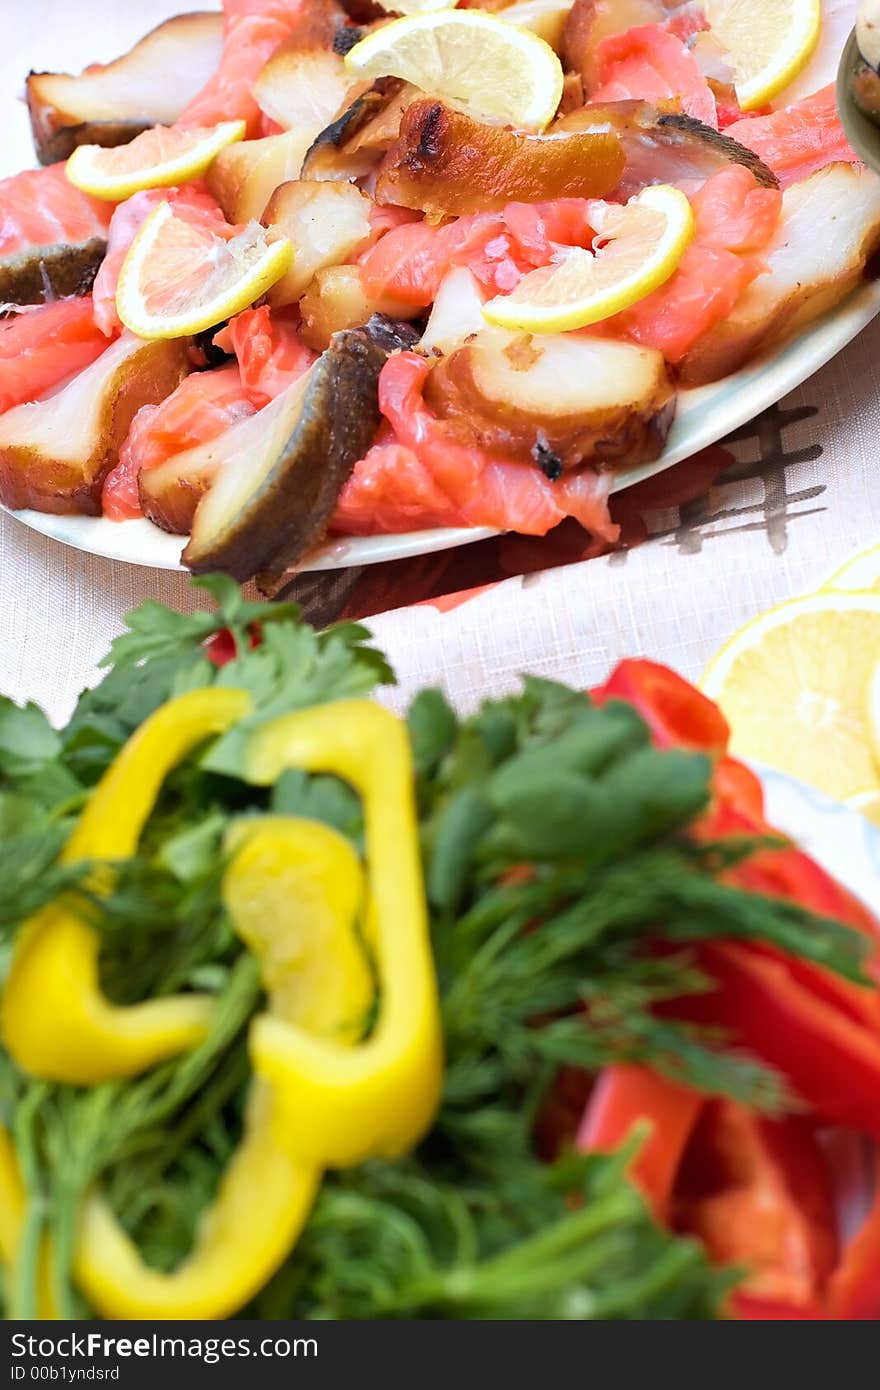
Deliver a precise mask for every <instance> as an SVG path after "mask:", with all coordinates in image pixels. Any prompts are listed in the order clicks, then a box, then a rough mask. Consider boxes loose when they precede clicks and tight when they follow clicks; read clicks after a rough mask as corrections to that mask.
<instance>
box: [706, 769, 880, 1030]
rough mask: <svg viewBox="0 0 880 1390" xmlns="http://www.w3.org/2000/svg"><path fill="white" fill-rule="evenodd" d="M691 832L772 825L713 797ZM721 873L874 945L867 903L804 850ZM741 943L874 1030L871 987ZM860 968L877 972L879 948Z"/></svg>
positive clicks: (879, 1001)
mask: <svg viewBox="0 0 880 1390" xmlns="http://www.w3.org/2000/svg"><path fill="white" fill-rule="evenodd" d="M727 761H730V760H728V759H722V763H723V762H727ZM720 766H721V764H719V767H720ZM745 770H746V771H748V769H745ZM696 833H697V835H698V836H699V838H700V839H709V840H723V839H725V838H727V837H728V836H735V835H739V836H751V835H755V834H765V833H772V831H770V828H769V827H767V826H766V825H762V826H757V825H755V823H754V822H753V820H752V819H751V818H750V817H749V816H748V815H747V814H745V813H744V812H743V811H742V810H741V809H740V808H739V807H733V806H731V805H729V804H726V803H723V802H719V803H717V804H716V805H715V806H714V807H713V808H711V809H710V810H709V811H708V812H707V814H706V815H705V816H703V817H702V819H701V821H700V824H699V827H698V828H697V831H696ZM726 878H727V880H728V881H729V882H731V883H735V884H737V885H738V886H739V887H741V888H744V889H746V890H747V891H748V892H751V893H763V894H766V895H767V896H768V897H771V898H787V899H789V900H790V901H792V902H796V903H799V904H800V906H801V907H805V908H807V909H809V910H810V911H812V912H816V913H818V914H819V915H820V916H824V917H831V918H834V919H835V920H836V921H839V922H844V923H846V925H847V926H850V927H852V928H853V929H854V930H855V931H859V932H861V933H862V934H863V935H864V936H867V937H869V938H870V940H871V942H872V944H874V945H875V947H876V946H877V944H878V942H880V929H878V925H877V922H876V920H875V918H874V917H873V916H872V914H871V913H870V912H869V911H868V909H867V908H865V907H863V906H862V904H861V903H860V902H858V901H857V900H856V899H855V898H854V897H853V896H852V894H850V893H848V892H847V891H846V890H845V889H844V888H842V887H841V886H840V884H838V883H836V882H835V880H834V879H833V878H831V877H830V875H829V874H827V873H826V872H825V870H824V869H822V868H821V867H820V866H819V865H818V864H816V863H815V861H814V860H812V859H810V857H809V855H806V854H803V853H802V852H801V850H799V849H796V848H795V847H794V846H793V845H792V846H790V847H787V848H785V849H781V850H762V851H760V852H759V853H758V854H754V855H751V856H750V857H749V858H748V859H746V860H743V862H742V863H740V864H737V865H736V867H735V868H733V869H731V870H730V871H729V872H728V873H727V875H726ZM746 949H748V950H751V951H754V952H756V953H757V954H759V955H765V956H771V957H772V958H773V959H775V960H779V961H784V962H785V964H786V966H787V968H788V971H789V973H790V974H791V975H792V976H793V977H794V978H795V979H796V980H797V981H799V983H800V984H802V985H803V986H804V988H805V989H807V990H810V991H811V992H812V993H814V994H816V995H818V997H819V998H820V999H823V1000H824V1001H825V1002H826V1003H827V1004H831V1005H833V1006H834V1007H835V1008H838V1009H840V1010H841V1011H842V1012H843V1013H845V1014H846V1015H847V1016H848V1017H849V1018H851V1019H853V1020H854V1021H855V1022H857V1023H861V1024H862V1025H863V1026H865V1027H868V1028H871V1029H873V1030H875V1031H876V1032H877V1034H878V1036H880V992H878V991H877V990H876V989H875V988H872V987H871V986H863V985H855V984H853V983H852V982H851V981H850V980H845V979H843V978H842V977H841V976H839V975H836V974H834V973H833V972H832V971H830V970H824V969H823V968H822V967H821V966H819V965H814V964H813V963H812V962H811V961H807V960H803V959H802V958H800V957H795V956H787V955H783V954H782V953H781V952H779V951H776V950H775V949H774V948H772V947H769V946H763V945H760V944H758V943H755V942H752V943H750V944H749V946H748V947H747V948H746ZM863 968H864V970H865V972H866V974H868V975H872V976H874V977H875V978H877V977H880V950H876V949H875V951H874V953H873V956H872V957H869V958H868V959H866V960H865V962H864V963H863Z"/></svg>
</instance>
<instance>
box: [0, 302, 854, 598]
mask: <svg viewBox="0 0 880 1390" xmlns="http://www.w3.org/2000/svg"><path fill="white" fill-rule="evenodd" d="M878 313H880V280H867V281H863V282H862V283H861V284H860V285H858V286H856V288H855V289H854V290H853V291H852V292H851V293H850V294H849V295H848V296H847V297H846V298H845V299H844V300H843V301H842V302H841V303H840V304H838V305H835V306H834V308H832V309H830V310H828V312H827V313H825V314H823V315H822V316H821V317H820V318H818V319H817V320H815V322H814V323H812V324H810V325H808V326H807V327H806V328H805V329H804V330H803V331H802V332H801V333H799V334H798V335H797V336H796V337H794V338H792V339H790V340H789V341H788V342H785V343H782V344H781V345H780V346H779V347H778V348H777V349H776V350H775V351H773V352H771V353H768V354H766V355H763V356H759V357H758V358H756V359H755V360H754V361H752V362H750V363H749V364H748V365H747V366H745V367H742V368H740V370H739V371H737V372H733V373H731V374H730V375H728V376H726V377H721V378H720V379H719V380H718V381H716V382H710V383H708V384H707V385H706V386H700V387H696V388H690V389H685V390H682V391H680V392H679V394H678V410H677V413H676V418H675V420H674V421H673V425H672V428H671V430H670V432H669V436H668V438H667V443H666V447H665V448H664V450H663V453H662V454H661V455H660V457H659V458H657V459H654V460H653V461H652V462H651V463H646V464H642V465H641V466H639V467H638V468H631V469H627V470H625V471H624V472H621V473H618V474H616V475H615V477H614V480H613V482H612V485H611V489H610V490H611V492H612V493H614V492H619V491H621V490H622V489H624V488H628V487H632V486H634V485H635V484H636V483H640V482H644V481H645V480H646V479H647V478H653V477H655V476H656V475H657V474H658V473H663V472H665V471H666V469H668V468H672V467H674V466H675V464H677V463H681V462H682V461H683V460H684V459H686V458H689V457H691V456H692V455H693V454H696V453H698V452H699V451H700V450H701V449H705V448H707V447H708V446H709V445H711V444H715V443H717V442H718V441H719V440H721V439H723V438H724V437H725V436H726V435H728V434H729V433H730V432H731V431H732V430H735V429H737V428H738V427H739V426H741V425H743V424H746V423H747V422H748V421H749V420H751V419H753V418H754V417H755V416H756V415H759V414H760V413H761V411H763V410H766V409H768V407H769V406H771V405H774V404H775V403H776V401H778V400H780V399H781V398H782V397H783V396H785V395H787V394H788V392H789V391H793V390H796V389H797V387H798V386H801V385H803V383H804V382H805V381H807V380H808V379H809V378H810V377H811V376H813V375H814V373H815V372H817V371H819V370H820V368H822V367H823V366H825V365H826V363H828V362H829V361H831V359H832V358H833V357H835V356H836V355H837V353H838V352H841V351H843V349H844V348H845V347H847V346H848V345H849V343H851V342H852V341H853V339H854V338H856V337H857V336H858V334H859V333H861V332H862V331H863V329H865V328H866V327H867V326H868V324H869V323H871V321H872V320H873V319H874V318H875V317H876V316H877V314H878ZM701 407H702V408H705V418H704V419H703V420H702V421H699V422H698V423H696V424H693V423H692V424H691V426H690V429H689V431H687V432H686V425H687V421H688V417H689V416H691V415H693V413H694V412H697V411H699V410H700V409H701ZM0 508H2V510H3V511H4V512H6V513H7V515H9V516H11V517H13V518H14V519H15V520H17V521H19V522H21V523H22V525H24V526H26V527H27V528H28V529H30V530H32V531H35V532H37V533H38V534H40V535H43V536H46V537H48V538H49V539H51V540H55V541H58V542H59V543H60V544H62V545H66V546H68V547H69V548H71V549H74V550H79V551H82V552H84V553H86V554H90V555H94V556H95V557H96V558H98V559H106V560H116V561H119V562H121V563H124V564H130V565H139V566H141V567H143V568H147V569H154V570H160V571H171V572H177V573H181V574H186V573H188V570H187V569H186V567H185V566H184V565H182V564H181V562H180V555H181V551H182V550H183V547H184V545H185V544H186V539H185V538H182V537H179V536H172V535H169V534H168V533H166V532H163V531H161V530H160V529H159V527H157V526H155V525H154V524H153V523H152V522H150V521H147V520H146V519H141V518H139V519H137V520H133V521H124V522H114V521H110V520H109V518H107V517H81V516H56V515H54V514H52V513H46V512H37V511H33V510H22V511H13V510H12V509H10V508H8V507H6V506H3V505H2V504H0ZM98 528H101V529H100V531H98ZM106 528H110V529H106ZM96 531H97V533H98V535H99V537H100V540H101V542H102V543H100V544H98V545H96V544H95V543H94V536H95V533H96ZM499 534H501V532H500V531H499V530H497V529H495V528H493V527H487V526H479V527H466V528H465V527H443V528H432V529H429V530H424V531H409V532H400V533H395V534H385V535H378V536H339V537H335V538H333V539H332V540H330V541H328V542H325V543H324V544H323V545H322V546H320V547H319V548H318V549H317V550H315V551H313V552H312V554H311V555H310V556H307V557H306V560H305V562H304V563H303V564H302V565H300V566H299V567H298V569H297V573H299V574H309V573H320V572H324V571H332V570H341V569H349V568H355V567H361V566H367V565H374V564H380V563H383V562H385V561H389V560H400V559H408V558H411V557H413V556H417V555H430V554H438V553H440V552H441V551H444V550H449V549H452V548H454V547H456V546H460V545H472V544H474V543H475V542H477V541H480V540H485V539H487V538H488V537H490V536H496V535H499ZM111 535H112V536H113V541H112V542H111V541H110V540H109V539H108V538H109V537H110V536H111ZM135 535H137V536H138V537H141V536H143V537H144V542H143V549H141V548H140V547H139V546H138V545H137V544H135V546H134V547H132V545H131V544H130V541H131V538H132V536H135ZM151 551H155V552H156V553H154V554H151V553H149V552H151Z"/></svg>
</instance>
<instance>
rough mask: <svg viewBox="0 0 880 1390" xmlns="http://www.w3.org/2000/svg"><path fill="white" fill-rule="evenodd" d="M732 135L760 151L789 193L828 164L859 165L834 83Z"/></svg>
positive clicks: (739, 125)
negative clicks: (791, 186)
mask: <svg viewBox="0 0 880 1390" xmlns="http://www.w3.org/2000/svg"><path fill="white" fill-rule="evenodd" d="M726 134H727V135H729V136H730V138H731V139H732V140H738V141H739V143H740V144H741V145H745V146H746V148H747V149H750V150H754V152H755V154H756V155H758V157H759V158H760V159H762V160H763V161H764V163H765V164H766V165H768V166H769V168H771V169H772V170H773V172H774V174H775V175H776V177H777V178H778V179H779V182H780V184H781V185H782V187H783V188H786V187H787V186H788V185H789V184H790V183H797V182H799V181H800V180H801V179H806V178H809V176H810V175H811V174H814V173H815V172H816V170H817V169H822V168H823V167H824V166H825V165H826V164H838V163H848V164H857V163H858V162H859V158H858V155H857V154H856V152H855V150H854V149H853V148H852V147H851V145H850V144H849V142H848V141H847V138H846V136H845V135H844V133H843V126H842V125H841V124H840V118H839V117H838V114H837V104H836V101H835V98H834V84H833V83H831V84H830V85H829V86H827V87H823V88H822V90H821V91H820V92H814V93H813V95H812V96H809V97H805V98H804V100H803V101H798V102H796V103H795V104H794V105H793V106H786V107H784V108H783V109H782V110H781V111H774V112H773V113H772V114H771V115H769V116H751V117H748V118H747V119H745V120H742V121H735V122H734V124H733V125H731V126H728V128H727V131H726Z"/></svg>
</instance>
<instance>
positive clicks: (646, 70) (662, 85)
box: [590, 24, 718, 130]
mask: <svg viewBox="0 0 880 1390" xmlns="http://www.w3.org/2000/svg"><path fill="white" fill-rule="evenodd" d="M597 57H598V65H599V82H598V85H597V86H596V88H595V89H594V90H593V91H592V92H591V93H590V97H591V100H592V101H596V102H604V101H626V100H628V99H630V98H636V99H638V100H640V101H666V100H670V99H675V98H678V99H679V100H680V101H681V108H682V110H683V111H684V112H685V113H686V114H687V115H688V116H693V118H694V120H697V121H702V122H703V124H704V125H707V126H710V127H711V128H712V129H713V130H717V128H718V116H717V113H716V110H715V97H714V96H713V94H712V90H711V88H710V86H709V84H708V82H707V81H706V79H705V77H704V76H703V74H702V73H701V72H700V69H699V68H698V66H697V62H696V59H695V58H694V56H693V54H692V53H690V52H689V51H688V49H687V48H686V47H685V45H684V44H683V43H682V41H681V39H679V38H676V36H675V35H674V34H671V33H669V32H668V31H667V30H666V29H663V28H661V27H660V25H659V24H644V25H641V26H640V27H639V28H636V29H628V30H627V31H626V33H623V34H612V35H610V36H609V37H608V38H606V39H603V40H602V42H601V43H600V44H599V48H598V52H597Z"/></svg>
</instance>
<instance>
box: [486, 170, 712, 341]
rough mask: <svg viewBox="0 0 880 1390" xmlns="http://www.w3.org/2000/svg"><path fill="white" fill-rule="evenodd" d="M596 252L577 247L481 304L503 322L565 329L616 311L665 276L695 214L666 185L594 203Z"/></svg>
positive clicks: (533, 329)
mask: <svg viewBox="0 0 880 1390" xmlns="http://www.w3.org/2000/svg"><path fill="white" fill-rule="evenodd" d="M596 207H597V212H596V214H595V217H594V218H593V219H591V221H592V224H593V226H594V228H595V231H596V234H597V235H596V243H595V244H596V247H597V250H596V254H595V255H593V254H592V253H591V252H590V251H584V250H582V249H581V248H580V247H578V246H575V247H572V248H571V249H570V250H567V251H566V252H565V253H564V255H563V256H562V258H561V259H560V260H559V261H558V262H557V263H556V264H554V265H548V266H542V267H541V269H540V270H532V271H530V272H529V274H528V275H525V276H524V277H523V279H522V280H520V282H519V284H518V285H517V286H516V289H514V290H512V291H511V293H510V294H501V295H498V296H497V297H496V298H495V299H490V300H489V302H488V304H485V305H484V306H483V316H484V317H485V318H486V319H488V321H489V323H495V324H498V326H499V327H501V328H513V329H519V330H522V331H523V332H526V333H563V332H565V331H566V330H568V329H573V328H585V327H586V326H587V324H590V323H598V322H599V321H600V320H601V319H607V318H610V317H611V315H612V314H619V313H620V311H621V310H622V309H626V308H628V307H629V305H630V304H635V303H636V301H637V300H639V299H644V298H645V296H646V295H648V294H650V293H651V291H652V290H656V289H657V287H658V286H659V285H662V284H663V283H664V281H666V280H668V279H669V277H670V275H672V273H673V272H674V271H675V269H676V267H677V266H678V263H679V261H680V260H681V258H682V256H683V255H684V253H685V251H686V250H687V248H688V245H689V244H690V242H691V240H692V238H693V235H694V214H693V211H692V210H691V205H690V203H689V202H688V200H687V198H686V197H685V195H684V194H683V193H681V192H680V191H679V190H678V189H677V188H672V187H670V186H669V185H668V184H655V185H653V186H652V187H650V188H645V189H643V191H642V192H641V193H639V194H637V195H636V196H635V197H634V198H630V200H629V202H628V203H627V204H626V205H625V206H624V207H618V206H617V205H616V204H614V203H597V205H596Z"/></svg>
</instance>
